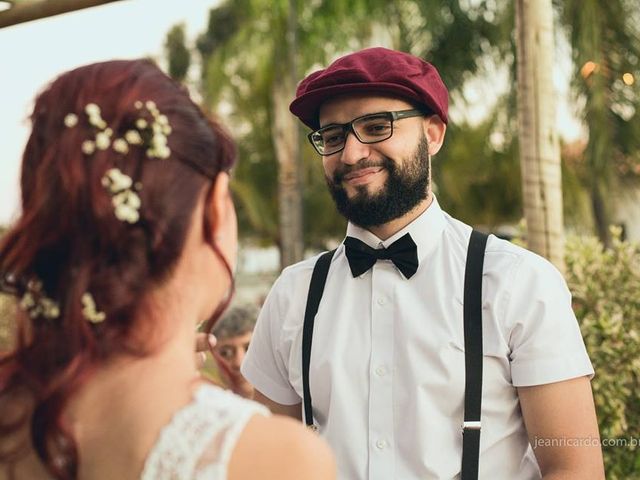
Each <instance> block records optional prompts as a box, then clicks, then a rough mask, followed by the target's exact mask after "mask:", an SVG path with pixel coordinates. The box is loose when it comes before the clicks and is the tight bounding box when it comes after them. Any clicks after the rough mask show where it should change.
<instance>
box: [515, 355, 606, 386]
mask: <svg viewBox="0 0 640 480" xmlns="http://www.w3.org/2000/svg"><path fill="white" fill-rule="evenodd" d="M584 376H588V377H589V379H591V378H593V376H594V371H593V366H592V365H591V361H590V360H589V358H588V357H587V356H586V355H572V356H564V357H555V358H550V359H546V360H540V359H537V360H530V361H526V360H525V361H518V362H515V361H514V362H512V363H511V380H512V382H513V386H514V387H531V386H534V385H544V384H547V383H555V382H561V381H563V380H570V379H572V378H578V377H584Z"/></svg>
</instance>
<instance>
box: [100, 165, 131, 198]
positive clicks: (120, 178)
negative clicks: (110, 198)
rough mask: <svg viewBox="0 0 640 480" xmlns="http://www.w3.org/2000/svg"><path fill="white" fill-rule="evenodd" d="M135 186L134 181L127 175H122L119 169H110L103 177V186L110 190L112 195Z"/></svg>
mask: <svg viewBox="0 0 640 480" xmlns="http://www.w3.org/2000/svg"><path fill="white" fill-rule="evenodd" d="M131 185H133V180H132V179H131V177H130V176H129V175H127V174H126V173H122V171H121V170H120V169H119V168H110V169H109V170H107V173H105V174H104V176H103V177H102V186H104V187H105V188H107V189H109V192H111V193H118V192H122V191H123V190H128V189H130V188H131Z"/></svg>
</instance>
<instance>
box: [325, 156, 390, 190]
mask: <svg viewBox="0 0 640 480" xmlns="http://www.w3.org/2000/svg"><path fill="white" fill-rule="evenodd" d="M390 166H391V167H393V165H392V161H391V160H390V159H388V158H383V159H381V160H360V161H359V162H358V163H355V164H353V165H344V164H342V165H340V166H339V167H338V168H336V169H335V171H334V172H333V176H332V180H333V183H334V184H338V185H339V184H340V183H342V181H343V180H344V177H345V176H347V175H349V174H350V173H353V172H357V171H358V170H363V169H365V168H372V167H382V168H386V169H389V168H390Z"/></svg>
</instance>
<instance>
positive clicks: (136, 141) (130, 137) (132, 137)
mask: <svg viewBox="0 0 640 480" xmlns="http://www.w3.org/2000/svg"><path fill="white" fill-rule="evenodd" d="M124 139H125V140H126V141H127V142H128V143H129V144H130V145H142V137H141V136H140V132H138V131H137V130H127V133H125V134H124Z"/></svg>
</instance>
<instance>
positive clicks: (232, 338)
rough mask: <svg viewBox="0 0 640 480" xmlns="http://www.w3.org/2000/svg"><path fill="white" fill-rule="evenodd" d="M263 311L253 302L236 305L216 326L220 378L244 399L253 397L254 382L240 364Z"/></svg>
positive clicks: (214, 348) (216, 352) (214, 351)
mask: <svg viewBox="0 0 640 480" xmlns="http://www.w3.org/2000/svg"><path fill="white" fill-rule="evenodd" d="M259 313H260V308H259V307H258V306H257V305H255V304H253V303H242V304H238V305H232V306H231V307H230V308H229V310H228V311H227V312H226V313H225V314H224V315H223V316H222V318H221V319H220V321H219V322H218V323H217V324H216V326H215V327H214V329H213V333H214V334H215V336H216V339H217V343H216V345H215V347H213V356H214V358H215V360H216V363H217V366H218V371H219V372H220V377H221V379H222V380H223V382H224V384H225V386H226V387H227V388H229V389H231V390H232V391H233V392H234V393H236V394H238V395H240V396H242V397H244V398H253V385H251V384H250V383H249V382H248V381H247V380H246V379H245V378H244V377H243V376H242V373H241V372H240V366H241V365H242V361H243V360H244V356H245V354H246V353H247V350H248V349H249V343H250V342H251V336H252V335H253V328H254V327H255V325H256V320H257V318H258V314H259Z"/></svg>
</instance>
